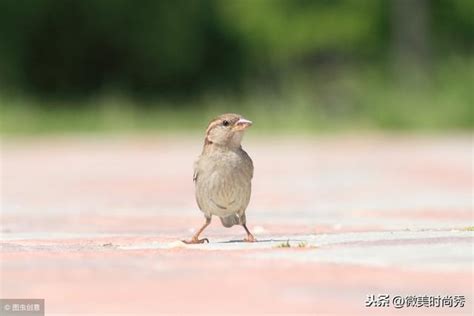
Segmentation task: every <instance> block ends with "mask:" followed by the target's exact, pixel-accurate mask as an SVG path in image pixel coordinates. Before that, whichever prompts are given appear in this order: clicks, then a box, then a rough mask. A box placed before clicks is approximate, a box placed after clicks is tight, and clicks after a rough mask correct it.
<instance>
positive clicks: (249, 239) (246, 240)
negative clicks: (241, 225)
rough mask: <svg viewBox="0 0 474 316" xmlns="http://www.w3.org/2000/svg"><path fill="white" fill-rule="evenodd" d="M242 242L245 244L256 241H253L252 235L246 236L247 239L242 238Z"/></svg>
mask: <svg viewBox="0 0 474 316" xmlns="http://www.w3.org/2000/svg"><path fill="white" fill-rule="evenodd" d="M244 241H245V242H256V241H257V239H255V237H253V235H252V234H248V235H247V237H245V238H244Z"/></svg>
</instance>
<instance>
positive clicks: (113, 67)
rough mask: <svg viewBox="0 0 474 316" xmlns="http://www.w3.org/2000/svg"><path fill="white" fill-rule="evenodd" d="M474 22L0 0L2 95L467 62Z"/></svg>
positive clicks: (165, 87)
mask: <svg viewBox="0 0 474 316" xmlns="http://www.w3.org/2000/svg"><path fill="white" fill-rule="evenodd" d="M473 15H474V1H470V0H432V1H428V0H420V1H405V0H402V1H393V2H392V6H391V5H390V2H384V1H378V0H364V1H358V0H333V1H329V0H320V1H310V0H267V1H264V0H240V1H224V0H221V1H219V0H200V1H198V0H175V1H171V0H162V1H153V0H144V1H140V2H136V1H131V0H95V1H83V0H42V1H38V0H23V1H17V0H2V1H0V89H3V91H5V89H7V88H15V89H22V90H25V91H26V92H34V93H40V94H46V95H64V96H72V95H78V96H87V95H90V94H94V93H100V92H101V91H102V90H104V89H118V90H120V91H124V92H126V93H131V94H136V95H167V94H172V95H187V94H193V93H196V92H200V91H205V90H207V89H221V88H226V89H227V88H229V89H238V88H239V87H240V86H241V83H242V82H244V81H245V80H246V79H247V78H251V77H253V76H254V74H255V73H258V72H262V71H263V72H265V71H268V70H272V69H280V70H281V69H295V70H298V68H306V67H308V63H309V64H315V65H316V66H315V67H318V64H319V63H321V62H324V60H326V59H327V58H339V59H340V60H344V62H349V63H351V62H352V63H358V62H361V61H362V62H367V63H371V64H373V65H381V66H383V65H384V63H385V62H386V61H390V59H389V58H386V57H388V56H391V52H392V49H395V52H396V55H397V56H399V57H400V58H399V60H401V59H402V58H405V57H406V56H409V55H413V54H415V55H413V56H418V57H416V58H418V59H419V58H421V59H424V58H425V56H429V55H430V53H429V52H430V51H431V52H433V54H432V55H434V56H433V58H437V55H439V56H441V57H442V56H443V55H444V54H453V53H456V54H466V55H469V54H472V52H473V42H472V39H473V38H474V36H473V30H474V24H473V21H474V19H472V16H473ZM390 21H392V22H393V23H390ZM391 28H393V29H392V30H393V31H391ZM392 36H393V41H392V42H393V43H395V45H389V43H390V42H391V40H390V39H391V38H392ZM403 56H405V57H403ZM413 56H412V57H413ZM420 56H423V57H420ZM0 92H1V91H0Z"/></svg>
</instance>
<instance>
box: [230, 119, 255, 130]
mask: <svg viewBox="0 0 474 316" xmlns="http://www.w3.org/2000/svg"><path fill="white" fill-rule="evenodd" d="M249 126H252V121H249V120H247V119H244V118H240V119H239V120H238V121H237V122H236V123H235V126H234V130H236V131H241V130H244V129H246V128H247V127H249Z"/></svg>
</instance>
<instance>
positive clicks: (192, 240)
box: [182, 237, 209, 245]
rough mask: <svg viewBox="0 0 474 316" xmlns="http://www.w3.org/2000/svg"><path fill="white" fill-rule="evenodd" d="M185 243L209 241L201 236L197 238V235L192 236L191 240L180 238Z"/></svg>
mask: <svg viewBox="0 0 474 316" xmlns="http://www.w3.org/2000/svg"><path fill="white" fill-rule="evenodd" d="M182 242H184V243H185V244H188V245H192V244H203V243H205V242H207V243H209V239H207V238H203V239H199V238H197V237H193V238H192V239H191V240H182Z"/></svg>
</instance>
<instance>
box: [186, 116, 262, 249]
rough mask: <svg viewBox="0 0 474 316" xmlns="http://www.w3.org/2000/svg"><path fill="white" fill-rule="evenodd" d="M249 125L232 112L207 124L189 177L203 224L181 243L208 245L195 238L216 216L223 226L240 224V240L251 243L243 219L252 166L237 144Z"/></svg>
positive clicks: (247, 156) (251, 237)
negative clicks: (202, 141)
mask: <svg viewBox="0 0 474 316" xmlns="http://www.w3.org/2000/svg"><path fill="white" fill-rule="evenodd" d="M251 125H252V122H251V121H249V120H247V119H245V118H243V117H242V116H241V115H238V114H233V113H228V114H223V115H221V116H218V117H217V118H215V119H213V120H212V121H211V122H210V123H209V125H208V127H207V130H206V138H205V140H204V147H203V150H202V153H201V155H200V156H199V158H198V160H197V161H196V162H195V164H194V176H193V180H194V183H195V190H196V201H197V204H198V206H199V208H200V209H201V211H202V212H203V213H204V217H205V219H206V222H205V224H204V225H203V226H202V227H201V228H200V229H199V230H198V231H197V232H196V234H195V235H194V236H193V238H192V239H191V240H189V241H184V242H185V243H188V244H200V243H203V242H205V241H207V242H209V240H208V239H207V238H203V239H199V235H200V234H201V233H202V232H203V230H204V229H205V228H206V227H207V226H209V224H210V223H211V218H212V215H215V216H218V217H219V218H220V219H221V222H222V225H224V226H225V227H232V226H233V225H242V226H243V227H244V229H245V231H246V232H247V237H246V238H245V239H244V241H249V242H253V241H255V238H254V237H253V235H252V234H251V233H250V231H249V229H248V228H247V226H246V218H245V209H246V208H247V205H248V204H249V201H250V193H251V181H252V177H253V163H252V159H250V157H249V155H248V154H247V153H246V152H245V151H244V150H243V149H242V146H241V145H240V142H241V141H242V137H243V135H244V131H245V129H247V128H248V127H249V126H251Z"/></svg>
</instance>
